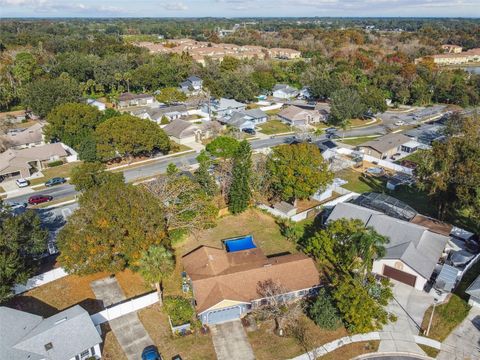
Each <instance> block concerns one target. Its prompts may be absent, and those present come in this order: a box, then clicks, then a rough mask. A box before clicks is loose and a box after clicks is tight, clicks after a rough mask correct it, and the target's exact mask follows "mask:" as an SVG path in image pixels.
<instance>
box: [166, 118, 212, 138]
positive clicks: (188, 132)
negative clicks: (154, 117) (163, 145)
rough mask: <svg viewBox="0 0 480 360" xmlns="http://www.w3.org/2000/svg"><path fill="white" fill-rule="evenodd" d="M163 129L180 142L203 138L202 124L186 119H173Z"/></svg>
mask: <svg viewBox="0 0 480 360" xmlns="http://www.w3.org/2000/svg"><path fill="white" fill-rule="evenodd" d="M163 130H164V131H165V132H166V133H167V135H168V136H169V137H170V139H172V140H173V141H175V142H176V143H178V144H187V143H192V142H199V141H200V140H201V139H202V133H203V131H202V126H201V125H199V124H194V123H191V122H189V121H185V120H180V119H177V120H173V121H172V122H171V123H170V124H167V125H166V126H165V127H164V128H163Z"/></svg>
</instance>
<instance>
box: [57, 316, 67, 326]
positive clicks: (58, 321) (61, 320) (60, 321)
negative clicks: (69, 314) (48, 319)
mask: <svg viewBox="0 0 480 360" xmlns="http://www.w3.org/2000/svg"><path fill="white" fill-rule="evenodd" d="M64 321H67V318H66V317H64V318H62V319H60V320H57V321H55V325H58V324H61V323H63V322H64Z"/></svg>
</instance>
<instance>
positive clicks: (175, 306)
mask: <svg viewBox="0 0 480 360" xmlns="http://www.w3.org/2000/svg"><path fill="white" fill-rule="evenodd" d="M163 308H164V310H165V312H166V313H167V314H168V316H170V319H171V320H172V323H173V325H174V326H178V325H182V324H185V323H188V322H190V321H191V320H192V318H193V315H194V311H193V307H192V305H191V304H190V301H189V300H188V299H185V298H184V297H181V296H169V297H166V298H165V299H164V301H163Z"/></svg>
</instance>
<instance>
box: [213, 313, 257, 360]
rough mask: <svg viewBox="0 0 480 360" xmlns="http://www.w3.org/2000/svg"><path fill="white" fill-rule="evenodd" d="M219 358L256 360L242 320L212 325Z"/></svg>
mask: <svg viewBox="0 0 480 360" xmlns="http://www.w3.org/2000/svg"><path fill="white" fill-rule="evenodd" d="M210 329H211V332H212V339H213V347H214V348H215V352H216V353H217V359H218V360H232V359H235V360H254V359H255V356H254V355H253V350H252V347H251V346H250V343H249V342H248V339H247V335H246V334H245V330H244V329H243V326H242V323H241V322H240V320H234V321H229V322H225V323H223V324H217V325H211V326H210Z"/></svg>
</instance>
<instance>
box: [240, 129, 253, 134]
mask: <svg viewBox="0 0 480 360" xmlns="http://www.w3.org/2000/svg"><path fill="white" fill-rule="evenodd" d="M242 131H243V132H245V133H247V134H250V135H255V134H256V132H255V130H253V129H250V128H246V129H243V130H242Z"/></svg>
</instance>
